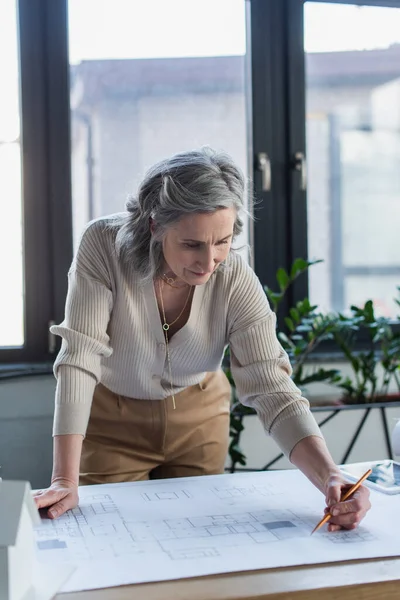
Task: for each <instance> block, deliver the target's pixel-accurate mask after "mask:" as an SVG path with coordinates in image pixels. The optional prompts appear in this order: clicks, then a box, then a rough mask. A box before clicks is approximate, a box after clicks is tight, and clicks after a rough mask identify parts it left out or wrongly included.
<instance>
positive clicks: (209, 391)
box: [79, 371, 231, 485]
mask: <svg viewBox="0 0 400 600" xmlns="http://www.w3.org/2000/svg"><path fill="white" fill-rule="evenodd" d="M230 398H231V388H230V385H229V382H228V380H227V378H226V376H225V374H224V373H223V372H222V371H217V372H213V373H208V374H207V376H206V377H205V379H204V380H203V381H202V382H201V383H200V384H198V385H193V386H190V387H188V388H186V389H185V390H183V391H182V392H180V393H179V394H176V395H175V401H176V409H175V410H174V408H173V405H172V398H171V396H169V397H168V398H166V399H165V400H137V399H135V398H127V397H124V396H119V395H118V394H114V393H113V392H111V391H110V390H108V389H107V388H106V387H104V386H103V385H101V384H99V385H98V386H96V389H95V393H94V396H93V404H92V409H91V413H90V419H89V425H88V429H87V434H86V437H85V439H84V441H83V449H82V457H81V465H80V481H79V483H80V485H89V484H95V483H119V482H123V481H140V480H145V479H159V478H166V477H189V476H192V475H211V474H216V473H222V472H223V470H224V464H225V459H226V455H227V450H228V440H229V406H230Z"/></svg>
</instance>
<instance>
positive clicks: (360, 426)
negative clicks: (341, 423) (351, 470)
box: [341, 408, 371, 465]
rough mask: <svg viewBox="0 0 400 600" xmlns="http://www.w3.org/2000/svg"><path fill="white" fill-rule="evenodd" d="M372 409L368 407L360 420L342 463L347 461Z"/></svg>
mask: <svg viewBox="0 0 400 600" xmlns="http://www.w3.org/2000/svg"><path fill="white" fill-rule="evenodd" d="M370 411H371V408H367V409H366V411H365V413H364V416H363V418H362V419H361V421H360V423H359V425H358V427H357V429H356V432H355V434H354V435H353V438H352V440H351V442H350V444H349V446H348V448H347V450H346V452H345V454H344V456H343V458H342V462H341V464H342V465H343V464H345V462H346V461H347V459H348V457H349V455H350V452H351V451H352V450H353V447H354V444H355V443H356V441H357V439H358V436H359V435H360V433H361V430H362V428H363V427H364V425H365V421H366V420H367V417H368V415H369V413H370Z"/></svg>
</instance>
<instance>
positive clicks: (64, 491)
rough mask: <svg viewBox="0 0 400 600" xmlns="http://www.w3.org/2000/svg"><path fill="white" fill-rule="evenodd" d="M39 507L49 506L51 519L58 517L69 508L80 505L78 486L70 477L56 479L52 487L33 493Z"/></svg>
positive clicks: (48, 512) (48, 513)
mask: <svg viewBox="0 0 400 600" xmlns="http://www.w3.org/2000/svg"><path fill="white" fill-rule="evenodd" d="M33 497H34V500H35V502H36V506H37V507H38V508H47V507H49V510H48V511H47V515H48V516H49V518H50V519H57V518H58V517H60V516H61V515H63V514H64V513H65V512H66V511H67V510H70V509H71V508H75V506H77V505H78V502H79V497H78V486H77V485H76V484H75V483H74V482H72V481H69V480H68V479H61V478H59V479H55V480H53V481H52V483H51V485H50V487H48V488H46V489H44V490H37V491H36V492H34V494H33Z"/></svg>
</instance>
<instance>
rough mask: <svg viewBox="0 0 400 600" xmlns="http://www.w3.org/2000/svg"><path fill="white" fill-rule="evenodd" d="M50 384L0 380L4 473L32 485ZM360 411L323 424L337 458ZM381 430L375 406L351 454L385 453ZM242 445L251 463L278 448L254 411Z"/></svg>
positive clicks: (43, 460)
mask: <svg viewBox="0 0 400 600" xmlns="http://www.w3.org/2000/svg"><path fill="white" fill-rule="evenodd" d="M54 389H55V384H54V380H53V377H52V376H46V377H32V378H23V379H20V380H18V379H16V380H10V381H6V382H2V383H1V382H0V464H1V465H2V470H1V475H2V477H3V478H5V479H7V478H8V479H25V480H29V481H30V482H31V485H32V487H33V488H40V487H44V486H46V485H47V483H48V481H49V479H50V474H51V462H52V438H51V427H52V414H53V398H54ZM321 389H322V388H321ZM320 391H321V390H320ZM326 414H327V413H318V414H317V420H318V421H320V420H321V419H322V418H324V416H326ZM360 417H361V414H360V413H359V412H358V411H351V413H346V414H341V415H339V416H338V417H336V418H334V419H333V420H332V421H331V422H330V423H329V424H327V426H326V427H324V429H323V431H324V434H325V435H326V439H327V442H328V446H329V448H330V450H331V452H332V454H333V456H334V458H335V460H336V461H337V462H338V461H340V460H341V453H342V451H343V450H342V449H343V445H344V444H345V443H346V441H349V440H350V439H351V435H352V433H353V432H354V430H355V428H356V426H357V422H358V421H359V419H360ZM397 418H400V408H397V409H395V408H394V409H390V410H388V420H389V427H390V430H392V429H393V428H394V426H395V423H396V420H397ZM381 432H382V429H381V423H380V415H379V414H376V411H374V414H371V415H370V416H369V418H368V420H367V423H366V426H365V430H364V431H363V434H362V437H361V438H360V440H359V442H358V443H357V445H356V447H355V449H354V451H353V453H352V454H351V456H350V460H351V461H354V462H356V461H361V460H368V459H381V458H385V457H386V452H385V446H384V442H383V438H382V433H381ZM243 450H244V452H245V453H246V455H247V456H248V465H247V466H248V467H249V468H260V467H262V466H263V465H264V464H266V463H267V462H268V461H269V460H270V459H272V458H273V457H274V456H275V455H276V454H277V453H279V449H278V447H277V446H276V444H275V443H274V442H273V440H271V439H270V438H267V437H266V436H265V434H264V432H263V430H262V427H261V424H260V422H259V421H258V419H257V418H256V417H248V418H247V419H246V427H245V431H244V435H243ZM288 466H290V463H289V462H288V461H287V460H286V459H282V460H281V461H279V463H277V464H276V465H275V466H274V468H286V467H288Z"/></svg>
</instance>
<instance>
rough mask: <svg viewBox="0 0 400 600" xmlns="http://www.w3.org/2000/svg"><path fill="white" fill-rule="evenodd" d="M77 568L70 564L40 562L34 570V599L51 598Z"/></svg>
mask: <svg viewBox="0 0 400 600" xmlns="http://www.w3.org/2000/svg"><path fill="white" fill-rule="evenodd" d="M74 570H75V567H73V566H72V565H70V564H63V563H57V564H51V565H46V564H43V563H42V564H40V563H39V564H38V565H37V566H36V567H35V571H34V580H33V593H32V594H31V595H30V596H29V598H32V600H50V599H51V598H53V596H55V595H56V594H57V592H58V591H59V589H60V588H61V586H62V585H63V584H64V583H65V582H66V581H67V580H68V578H69V577H70V575H71V574H72V573H73V571H74Z"/></svg>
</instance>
